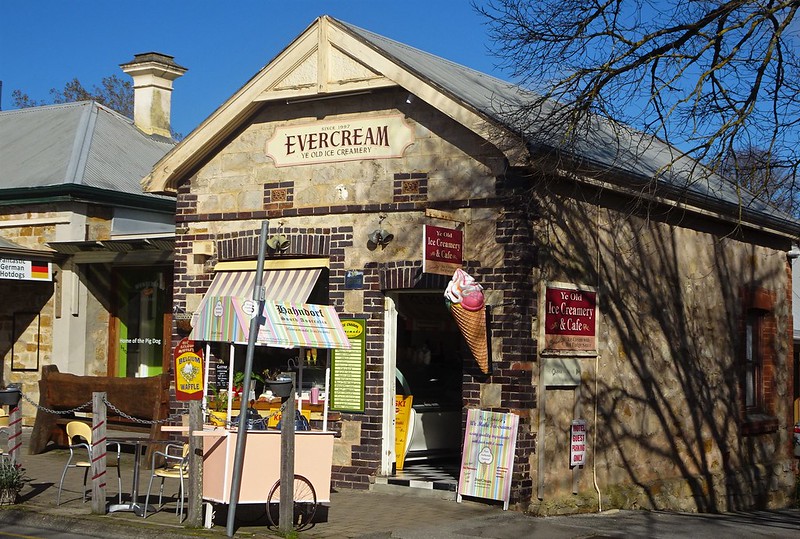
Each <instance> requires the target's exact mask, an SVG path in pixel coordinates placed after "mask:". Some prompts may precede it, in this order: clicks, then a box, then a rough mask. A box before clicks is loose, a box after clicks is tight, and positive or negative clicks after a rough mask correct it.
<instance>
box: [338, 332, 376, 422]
mask: <svg viewBox="0 0 800 539" xmlns="http://www.w3.org/2000/svg"><path fill="white" fill-rule="evenodd" d="M366 328H367V321H366V320H364V319H361V318H351V319H347V320H342V329H344V333H345V335H347V338H348V339H349V340H350V348H349V349H348V348H336V349H333V350H331V404H330V409H331V410H339V411H341V412H363V411H364V387H365V385H366V384H365V379H366V359H367V346H366V345H367V332H366Z"/></svg>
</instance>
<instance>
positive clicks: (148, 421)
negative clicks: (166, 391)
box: [103, 397, 180, 425]
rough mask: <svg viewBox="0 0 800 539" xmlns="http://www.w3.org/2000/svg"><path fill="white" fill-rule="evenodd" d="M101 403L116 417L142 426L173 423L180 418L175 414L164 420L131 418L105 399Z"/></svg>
mask: <svg viewBox="0 0 800 539" xmlns="http://www.w3.org/2000/svg"><path fill="white" fill-rule="evenodd" d="M103 403H104V404H105V405H106V406H108V407H109V408H110V409H111V410H112V411H113V412H115V413H116V414H117V415H119V416H121V417H124V418H125V419H128V420H130V421H133V422H134V423H140V424H142V425H163V424H164V423H167V422H169V421H173V420H175V419H177V418H179V417H180V416H179V415H177V414H176V415H171V416H169V417H165V418H164V419H139V418H138V417H133V416H132V415H129V414H126V413H125V412H123V411H122V410H120V409H119V408H117V407H116V406H114V405H113V404H111V403H110V402H109V401H108V399H107V398H105V397H103Z"/></svg>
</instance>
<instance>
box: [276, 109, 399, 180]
mask: <svg viewBox="0 0 800 539" xmlns="http://www.w3.org/2000/svg"><path fill="white" fill-rule="evenodd" d="M412 142H414V132H413V131H412V129H411V127H410V126H409V125H408V124H406V122H405V120H404V119H403V116H401V115H399V114H396V115H391V116H376V117H370V118H364V119H353V120H345V121H337V122H314V123H308V124H302V125H292V126H282V127H278V128H277V129H275V134H274V135H273V136H272V138H270V139H269V140H268V141H267V155H269V156H270V157H271V158H272V159H273V160H274V161H275V166H278V167H288V166H293V165H310V164H315V163H331V162H336V161H354V160H363V159H386V158H389V157H401V156H402V155H403V152H404V151H405V149H406V148H407V147H408V146H409V145H410V144H411V143H412Z"/></svg>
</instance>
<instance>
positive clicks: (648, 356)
mask: <svg viewBox="0 0 800 539" xmlns="http://www.w3.org/2000/svg"><path fill="white" fill-rule="evenodd" d="M536 185H537V188H536V189H537V192H536V193H535V194H536V197H535V198H534V197H530V196H528V197H526V200H532V199H535V200H538V201H539V204H538V205H537V207H536V208H535V212H530V213H531V214H532V215H533V214H535V218H534V219H533V222H534V228H535V229H536V231H537V236H538V237H539V242H540V243H539V244H540V245H542V252H543V253H545V254H546V256H542V258H541V260H540V264H541V267H540V270H541V272H542V276H543V278H545V279H549V280H555V281H567V282H574V283H581V284H586V285H594V286H599V294H600V295H599V297H600V313H599V316H600V322H601V323H600V335H598V342H599V347H600V350H601V356H600V359H599V369H598V372H599V374H598V380H597V384H596V385H595V377H594V370H595V369H594V363H595V361H594V359H584V360H581V362H582V368H583V370H584V372H585V373H586V372H587V371H589V374H590V376H589V377H588V379H587V378H586V377H584V385H583V387H582V391H583V399H584V401H583V414H584V416H585V417H587V418H589V420H590V425H589V427H590V431H594V432H593V434H594V435H595V436H596V437H597V438H596V443H597V447H596V454H595V455H594V457H595V458H596V466H597V474H598V484H599V486H600V488H601V491H603V499H604V501H605V504H606V506H607V504H608V503H609V501H610V503H611V504H612V506H615V507H620V506H623V507H636V506H639V507H649V508H653V509H661V508H666V509H681V508H682V509H685V510H697V511H701V512H715V511H725V510H737V509H743V508H751V507H763V506H765V505H766V503H767V498H768V494H769V492H768V491H769V489H770V488H774V487H775V484H772V483H770V482H771V481H774V478H773V477H770V476H771V471H779V470H780V468H778V466H779V465H780V464H782V463H783V461H784V460H785V459H786V458H788V457H787V455H785V451H784V450H783V448H785V447H788V442H787V441H786V440H785V435H784V434H782V431H783V430H784V429H778V430H777V431H774V432H768V433H763V434H760V435H758V436H749V437H746V436H743V435H742V429H741V427H740V424H741V422H742V419H743V410H744V404H743V398H744V397H743V395H742V387H743V381H744V371H743V367H742V362H743V357H744V352H743V348H744V321H743V316H744V315H743V299H742V294H743V291H746V290H755V289H764V290H770V291H773V292H774V293H775V294H777V298H778V299H779V301H780V298H783V297H785V288H784V286H785V284H784V283H785V275H786V269H785V262H786V258H785V255H784V254H783V253H782V252H781V250H780V248H781V246H776V245H757V246H756V245H752V244H748V243H744V242H742V239H743V238H742V232H741V229H738V228H736V227H731V228H729V229H727V230H726V229H713V228H709V225H708V224H706V223H699V222H697V221H696V220H695V219H694V218H692V217H691V216H689V215H687V214H685V213H683V212H681V211H680V210H677V209H673V210H665V209H664V208H658V207H652V206H649V207H648V206H645V205H644V203H643V202H642V201H638V203H632V204H631V205H630V206H627V205H624V203H623V202H620V201H616V202H615V201H614V200H610V199H609V197H608V196H607V195H605V196H604V195H603V194H602V193H599V192H597V193H590V192H588V191H587V189H586V188H583V189H581V190H580V191H578V190H577V189H576V190H575V191H571V189H572V187H569V186H566V187H565V186H564V185H563V182H562V183H561V184H557V183H556V182H552V183H550V182H546V181H542V180H541V179H540V180H538V182H537V183H536ZM568 189H569V190H570V191H568ZM592 197H594V198H592ZM601 197H603V201H602V205H601V206H605V207H606V208H608V207H609V205H610V204H612V205H613V208H614V209H605V208H602V207H601V208H600V209H598V206H597V205H594V204H595V203H596V202H597V201H598V200H600V198H601ZM576 200H582V202H576ZM744 240H745V241H755V240H754V238H750V237H747V238H744ZM771 249H778V250H777V251H772V250H771ZM784 251H785V249H784ZM780 305H781V303H776V306H777V307H778V308H777V309H776V310H775V316H774V317H773V318H771V319H770V322H769V323H770V324H772V331H773V332H774V334H776V335H778V336H779V337H778V338H777V339H776V343H778V346H777V348H776V347H773V348H775V349H774V350H773V352H774V353H773V356H774V362H775V368H774V370H772V371H769V372H766V371H765V372H763V373H762V374H763V376H765V377H772V379H771V380H769V382H771V383H772V384H774V387H778V388H780V387H789V383H790V380H788V379H787V374H786V373H787V372H788V369H787V368H786V367H787V365H785V362H786V361H788V359H787V357H786V356H787V354H788V350H787V349H786V346H784V345H783V344H782V343H783V341H782V339H781V337H780V335H787V334H788V331H787V327H786V324H787V323H788V319H787V318H786V316H784V315H785V313H784V311H785V309H782V307H780ZM584 376H585V375H584ZM780 398H781V397H776V402H775V406H777V408H773V409H772V410H771V413H772V414H774V415H776V416H777V417H778V418H783V417H785V416H786V413H785V412H786V411H785V410H784V409H783V407H784V403H783V401H780ZM784 400H786V399H784ZM595 403H597V416H598V422H597V428H596V429H594V428H593V426H592V425H591V423H592V422H591V418H592V416H593V413H594V408H595ZM786 406H788V404H786ZM765 411H770V410H769V408H767V409H766V410H765ZM590 448H591V440H590ZM548 450H550V448H549V447H548ZM562 452H563V451H562ZM551 457H552V458H551ZM591 458H592V457H591V456H590V458H589V466H587V468H590V467H591V463H592V461H591ZM548 460H549V461H550V462H553V461H558V462H559V465H560V463H562V461H563V455H557V454H555V453H554V454H552V455H550V457H548ZM762 466H763V467H762ZM771 467H774V468H775V469H774V470H771V469H770V468H771ZM758 470H761V471H760V472H758ZM547 473H548V474H549V475H550V476H551V478H553V479H555V478H556V476H555V475H554V474H556V473H557V472H556V471H554V470H553V469H552V468H550V469H548V472H547ZM583 477H584V480H585V484H586V485H589V483H590V482H591V472H590V471H589V472H588V473H585V474H584V476H583ZM549 479H550V478H548V480H549ZM546 483H547V481H546ZM620 485H628V486H627V487H625V486H622V487H620ZM566 487H567V488H565V489H563V491H562V492H560V493H559V494H564V495H566V494H569V493H570V492H571V488H569V487H571V485H566ZM553 488H555V487H553ZM687 489H688V490H687ZM582 490H594V487H593V486H590V487H589V488H586V489H584V488H582ZM550 494H554V493H553V492H552V490H551V491H548V495H550ZM676 500H677V501H676ZM676 504H683V505H677V506H676ZM692 504H694V506H693V507H691V505H692Z"/></svg>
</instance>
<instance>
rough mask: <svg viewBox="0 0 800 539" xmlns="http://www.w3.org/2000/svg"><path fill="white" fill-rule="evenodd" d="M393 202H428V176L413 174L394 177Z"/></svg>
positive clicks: (418, 173)
mask: <svg viewBox="0 0 800 539" xmlns="http://www.w3.org/2000/svg"><path fill="white" fill-rule="evenodd" d="M392 200H393V202H396V203H403V202H424V201H427V200H428V175H427V174H425V173H420V172H414V173H411V174H406V173H401V174H395V175H394V191H393V198H392Z"/></svg>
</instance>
